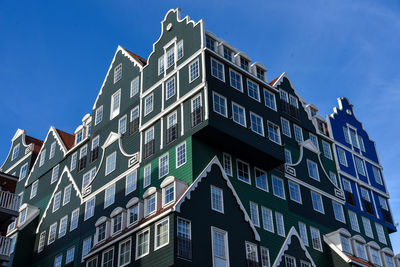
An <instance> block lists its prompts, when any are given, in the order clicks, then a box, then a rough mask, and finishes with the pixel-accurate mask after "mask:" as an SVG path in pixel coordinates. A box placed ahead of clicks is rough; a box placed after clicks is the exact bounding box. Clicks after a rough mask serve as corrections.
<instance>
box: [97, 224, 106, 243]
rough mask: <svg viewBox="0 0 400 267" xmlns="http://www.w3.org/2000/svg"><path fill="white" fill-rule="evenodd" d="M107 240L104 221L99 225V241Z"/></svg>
mask: <svg viewBox="0 0 400 267" xmlns="http://www.w3.org/2000/svg"><path fill="white" fill-rule="evenodd" d="M104 240H106V223H105V222H104V223H102V224H100V225H99V226H98V234H97V242H102V241H104Z"/></svg>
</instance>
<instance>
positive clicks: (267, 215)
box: [261, 206, 274, 233]
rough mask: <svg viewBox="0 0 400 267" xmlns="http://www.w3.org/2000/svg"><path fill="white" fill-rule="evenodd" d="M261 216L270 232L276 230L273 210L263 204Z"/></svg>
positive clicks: (265, 228) (264, 225) (265, 227)
mask: <svg viewBox="0 0 400 267" xmlns="http://www.w3.org/2000/svg"><path fill="white" fill-rule="evenodd" d="M261 217H262V221H263V228H264V230H267V231H268V232H271V233H273V232H274V221H273V218H272V211H271V210H270V209H267V208H266V207H263V206H261Z"/></svg>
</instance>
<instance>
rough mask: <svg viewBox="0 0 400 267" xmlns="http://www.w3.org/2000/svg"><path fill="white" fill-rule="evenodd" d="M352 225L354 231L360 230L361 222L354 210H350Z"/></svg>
mask: <svg viewBox="0 0 400 267" xmlns="http://www.w3.org/2000/svg"><path fill="white" fill-rule="evenodd" d="M348 214H349V221H350V226H351V229H352V230H353V231H356V232H360V224H359V222H358V218H357V214H356V213H355V212H354V211H351V210H348Z"/></svg>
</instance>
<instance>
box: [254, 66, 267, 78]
mask: <svg viewBox="0 0 400 267" xmlns="http://www.w3.org/2000/svg"><path fill="white" fill-rule="evenodd" d="M256 72H257V78H258V79H260V80H263V81H265V70H263V69H261V68H259V67H256Z"/></svg>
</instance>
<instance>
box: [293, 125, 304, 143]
mask: <svg viewBox="0 0 400 267" xmlns="http://www.w3.org/2000/svg"><path fill="white" fill-rule="evenodd" d="M293 130H294V139H295V140H296V141H297V142H299V143H300V142H303V140H304V139H303V131H302V130H301V127H299V126H297V125H296V124H293Z"/></svg>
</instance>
